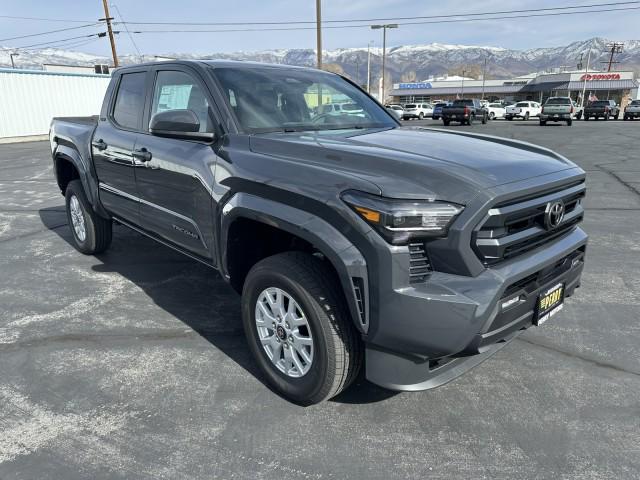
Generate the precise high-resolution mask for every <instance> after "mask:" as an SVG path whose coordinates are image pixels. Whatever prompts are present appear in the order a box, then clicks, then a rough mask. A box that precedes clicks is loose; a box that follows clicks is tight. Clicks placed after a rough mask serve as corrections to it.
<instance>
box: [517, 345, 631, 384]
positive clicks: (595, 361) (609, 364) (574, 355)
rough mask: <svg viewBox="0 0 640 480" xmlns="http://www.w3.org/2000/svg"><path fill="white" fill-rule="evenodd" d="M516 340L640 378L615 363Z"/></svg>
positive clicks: (551, 346)
mask: <svg viewBox="0 0 640 480" xmlns="http://www.w3.org/2000/svg"><path fill="white" fill-rule="evenodd" d="M516 340H517V341H520V342H524V343H528V344H529V345H533V346H535V347H540V348H544V349H545V350H550V351H552V352H556V353H559V354H561V355H565V356H567V357H571V358H575V359H577V360H581V361H583V362H587V363H590V364H592V365H595V366H598V367H601V368H607V369H609V370H615V371H616V372H620V373H627V374H629V375H634V376H637V377H640V372H634V371H633V370H627V369H626V368H623V367H620V366H618V365H615V364H613V363H609V362H603V361H602V360H597V359H595V358H589V357H585V356H582V355H578V354H577V353H574V352H569V351H566V350H563V349H561V348H558V347H556V346H554V345H549V344H546V343H540V342H534V341H531V340H527V339H525V338H522V337H518V338H516Z"/></svg>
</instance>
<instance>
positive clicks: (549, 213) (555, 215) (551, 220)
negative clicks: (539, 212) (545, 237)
mask: <svg viewBox="0 0 640 480" xmlns="http://www.w3.org/2000/svg"><path fill="white" fill-rule="evenodd" d="M563 218H564V202H563V201H562V200H558V201H555V202H549V203H547V208H546V209H545V212H544V226H545V227H546V228H547V230H553V229H554V228H558V226H559V225H560V224H561V223H562V219H563Z"/></svg>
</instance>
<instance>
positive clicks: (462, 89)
mask: <svg viewBox="0 0 640 480" xmlns="http://www.w3.org/2000/svg"><path fill="white" fill-rule="evenodd" d="M465 73H467V71H466V70H462V88H461V89H460V98H463V97H464V74H465Z"/></svg>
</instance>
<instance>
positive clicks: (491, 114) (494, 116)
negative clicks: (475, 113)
mask: <svg viewBox="0 0 640 480" xmlns="http://www.w3.org/2000/svg"><path fill="white" fill-rule="evenodd" d="M495 118H496V114H495V113H493V112H490V113H489V120H493V119H495Z"/></svg>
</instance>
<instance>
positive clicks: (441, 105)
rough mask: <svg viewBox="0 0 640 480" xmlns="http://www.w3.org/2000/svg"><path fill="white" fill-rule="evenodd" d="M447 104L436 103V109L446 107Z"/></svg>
mask: <svg viewBox="0 0 640 480" xmlns="http://www.w3.org/2000/svg"><path fill="white" fill-rule="evenodd" d="M446 106H447V104H446V103H436V107H446Z"/></svg>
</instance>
